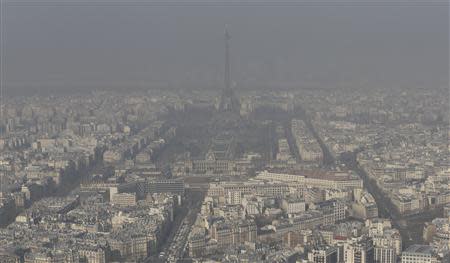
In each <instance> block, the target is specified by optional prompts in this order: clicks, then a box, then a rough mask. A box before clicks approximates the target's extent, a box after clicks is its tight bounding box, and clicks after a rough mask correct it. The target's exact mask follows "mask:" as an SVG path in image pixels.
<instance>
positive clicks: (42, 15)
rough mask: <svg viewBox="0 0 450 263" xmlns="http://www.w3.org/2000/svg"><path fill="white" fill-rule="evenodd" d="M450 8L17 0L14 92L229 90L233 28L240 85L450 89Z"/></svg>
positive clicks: (11, 63) (10, 74) (9, 51)
mask: <svg viewBox="0 0 450 263" xmlns="http://www.w3.org/2000/svg"><path fill="white" fill-rule="evenodd" d="M36 1H39V0H36ZM10 2H14V0H11V1H10ZM422 2H423V3H424V2H426V1H422ZM448 13H449V12H448V7H442V6H432V5H430V6H414V5H400V6H394V5H389V6H387V5H371V6H370V5H367V6H360V5H353V6H352V5H345V6H343V5H337V6H336V5H333V6H331V5H328V6H327V5H322V6H304V5H297V6H292V5H291V6H282V5H279V6H275V5H274V6H256V5H253V6H237V5H236V6H201V5H196V6H181V5H180V6H133V5H130V6H124V5H120V6H117V5H116V6H114V5H110V6H108V5H102V6H93V5H75V6H74V5H68V6H54V5H53V6H52V5H45V6H43V5H39V4H36V5H26V4H23V5H20V6H16V5H13V4H12V5H9V6H8V7H7V10H6V19H5V18H4V21H5V20H6V24H5V27H6V31H5V39H6V41H5V44H6V46H5V65H6V70H5V72H6V75H5V80H6V84H7V86H6V88H7V89H8V88H15V87H27V88H30V89H31V88H37V87H46V86H51V87H58V88H59V87H60V88H61V89H68V88H71V87H78V86H81V87H109V86H113V87H122V86H123V87H135V86H139V87H144V86H165V85H168V86H175V87H196V86H199V87H221V86H222V85H223V81H222V80H223V70H224V69H223V68H224V65H223V64H224V43H223V31H224V25H225V24H228V25H229V29H230V32H231V36H232V40H231V51H232V67H233V69H232V78H233V80H234V81H235V82H236V83H237V86H238V87H243V88H245V87H257V86H273V87H277V86H300V87H301V86H328V87H332V86H346V85H350V86H355V87H359V86H368V87H372V86H381V87H388V88H390V87H395V86H416V87H417V86H418V87H421V86H424V87H425V88H428V87H431V86H436V87H438V86H442V85H447V84H448V75H449V65H448V63H449V43H448V40H449V14H448Z"/></svg>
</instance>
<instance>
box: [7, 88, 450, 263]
mask: <svg viewBox="0 0 450 263" xmlns="http://www.w3.org/2000/svg"><path fill="white" fill-rule="evenodd" d="M441 92H443V91H440V90H435V91H433V90H416V91H414V92H410V91H408V90H405V91H397V92H386V91H373V92H370V93H368V92H367V91H361V92H352V93H351V95H349V94H348V93H345V91H333V92H330V91H329V90H297V91H283V92H281V93H280V92H279V93H278V94H275V93H270V92H267V93H265V95H264V96H261V94H260V92H257V91H245V94H244V95H243V96H242V97H240V99H238V97H237V95H236V92H235V90H234V89H231V88H228V89H226V88H225V89H224V90H223V91H222V93H221V94H220V93H219V92H214V91H212V92H205V91H201V92H200V91H185V92H176V91H148V92H138V91H137V92H133V93H130V94H123V93H117V92H113V91H98V92H92V93H91V94H86V95H66V96H64V95H61V96H54V97H50V98H46V97H38V96H34V97H17V98H11V99H8V100H7V101H6V103H5V106H4V109H3V110H4V116H5V117H4V120H3V122H2V123H3V126H2V127H3V137H2V139H1V141H0V142H1V148H2V151H1V168H2V170H1V172H2V174H1V207H0V219H1V221H0V222H1V225H2V228H1V230H0V236H1V238H0V247H1V252H0V253H1V260H0V261H1V262H27V263H31V262H166V261H167V262H204V261H208V262H400V261H399V260H401V262H448V255H449V251H450V250H449V244H450V243H449V240H450V239H449V236H450V232H449V231H450V230H449V223H450V214H449V211H450V188H449V177H450V176H449V175H450V170H449V168H450V167H449V165H450V163H449V160H448V151H449V144H448V136H449V132H448V123H447V122H446V121H445V120H448V117H449V116H448V111H447V107H448V103H447V98H446V97H444V96H440V94H442V93H441ZM23 105H25V106H23ZM445 260H447V261H445Z"/></svg>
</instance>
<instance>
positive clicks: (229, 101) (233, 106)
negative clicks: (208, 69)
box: [219, 27, 241, 114]
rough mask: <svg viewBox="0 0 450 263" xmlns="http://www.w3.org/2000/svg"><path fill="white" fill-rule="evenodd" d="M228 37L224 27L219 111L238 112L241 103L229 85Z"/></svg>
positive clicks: (229, 37) (226, 29)
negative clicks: (222, 72) (222, 76)
mask: <svg viewBox="0 0 450 263" xmlns="http://www.w3.org/2000/svg"><path fill="white" fill-rule="evenodd" d="M230 39H231V36H230V34H229V32H228V27H225V87H224V89H223V90H222V94H221V97H220V104H219V111H221V112H227V111H228V112H233V113H237V114H239V113H240V110H241V104H240V102H239V99H238V98H237V97H236V95H235V94H234V92H233V88H232V87H231V64H230Z"/></svg>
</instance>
